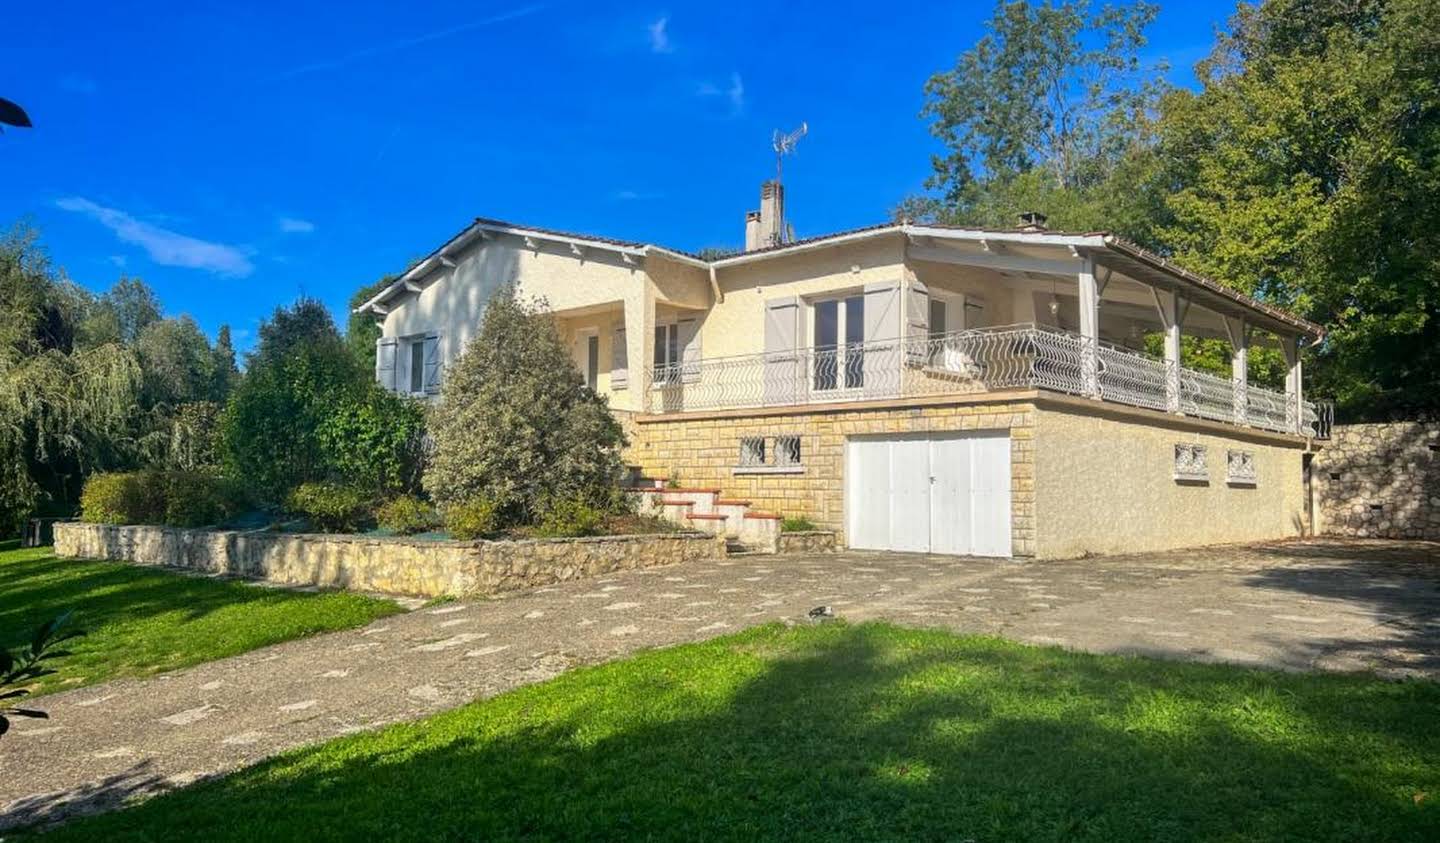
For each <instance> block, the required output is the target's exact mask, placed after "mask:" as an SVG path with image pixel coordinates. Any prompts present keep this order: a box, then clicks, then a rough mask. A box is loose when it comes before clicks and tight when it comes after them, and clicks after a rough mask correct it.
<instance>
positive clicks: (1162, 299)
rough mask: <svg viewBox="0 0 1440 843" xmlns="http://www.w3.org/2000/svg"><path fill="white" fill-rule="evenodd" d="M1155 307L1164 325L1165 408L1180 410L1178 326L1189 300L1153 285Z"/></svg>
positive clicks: (1175, 411)
mask: <svg viewBox="0 0 1440 843" xmlns="http://www.w3.org/2000/svg"><path fill="white" fill-rule="evenodd" d="M1150 291H1151V292H1152V293H1154V294H1155V308H1156V309H1157V310H1158V311H1159V312H1160V324H1161V325H1163V326H1164V327H1165V409H1166V410H1167V411H1169V412H1171V413H1178V412H1180V326H1181V325H1183V324H1185V314H1186V313H1187V312H1189V310H1190V302H1189V301H1188V300H1186V299H1185V298H1184V297H1183V296H1180V295H1178V294H1176V293H1175V292H1173V291H1170V290H1160V289H1156V288H1154V287H1152V288H1150Z"/></svg>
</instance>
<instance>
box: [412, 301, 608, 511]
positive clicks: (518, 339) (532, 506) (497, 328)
mask: <svg viewBox="0 0 1440 843" xmlns="http://www.w3.org/2000/svg"><path fill="white" fill-rule="evenodd" d="M429 422H430V425H429V426H430V433H431V435H432V436H433V437H434V440H435V454H434V456H433V458H432V459H431V460H430V463H429V465H428V466H427V467H426V469H425V488H426V490H427V491H428V492H429V493H430V496H431V497H432V498H434V500H435V501H436V502H437V503H438V504H439V505H440V506H441V507H442V508H444V507H446V506H449V505H451V504H453V503H458V502H462V501H468V500H472V499H475V498H483V499H484V500H487V501H490V502H492V503H493V504H494V505H495V507H496V512H497V515H498V516H499V517H500V519H501V525H502V526H504V525H509V524H519V523H527V522H529V521H531V520H532V519H534V518H535V517H536V516H537V515H538V514H539V513H540V509H541V504H542V502H543V501H545V500H546V499H549V498H555V499H569V498H575V499H580V500H586V501H603V500H604V499H605V498H606V496H607V495H608V494H609V491H610V489H612V488H613V487H614V486H615V485H616V482H617V480H618V479H619V477H620V473H621V468H622V466H621V461H620V448H621V446H622V445H623V444H624V436H623V434H622V433H621V430H620V425H619V423H618V422H616V421H615V418H614V417H613V416H612V415H611V414H610V411H609V408H608V407H607V405H606V403H605V400H604V399H603V398H601V397H599V396H597V395H596V394H595V393H594V392H592V391H590V390H587V389H585V388H584V379H583V378H582V377H581V375H580V372H579V370H578V369H577V368H576V367H575V364H574V362H573V361H572V360H571V358H570V352H569V350H567V348H566V347H565V344H564V343H563V342H562V341H561V340H560V336H559V333H558V332H557V330H556V327H555V321H554V319H553V318H551V316H550V315H549V314H548V313H546V312H545V311H544V304H543V302H537V303H534V304H522V303H520V302H518V301H516V300H515V297H514V294H513V291H504V292H502V293H501V294H499V295H496V296H495V297H494V298H493V299H492V300H491V301H490V303H489V305H488V306H487V307H486V309H485V317H484V321H483V322H482V324H481V327H480V332H479V334H478V335H477V336H476V337H475V339H474V340H472V341H471V342H470V344H469V346H468V347H467V348H466V349H465V353H464V354H463V355H461V357H460V359H459V360H457V361H456V363H455V364H454V365H453V366H452V367H450V369H448V370H447V372H446V381H445V384H444V386H443V387H442V393H441V400H440V403H439V404H438V405H437V406H436V407H435V408H434V410H433V411H432V412H431V414H430V419H429Z"/></svg>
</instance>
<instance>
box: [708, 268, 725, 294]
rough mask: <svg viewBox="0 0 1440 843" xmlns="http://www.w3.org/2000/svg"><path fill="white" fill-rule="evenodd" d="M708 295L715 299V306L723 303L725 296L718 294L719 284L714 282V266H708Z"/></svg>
mask: <svg viewBox="0 0 1440 843" xmlns="http://www.w3.org/2000/svg"><path fill="white" fill-rule="evenodd" d="M710 294H711V295H713V296H714V297H715V302H716V304H719V303H720V302H722V301H725V294H724V293H722V292H720V282H719V281H716V280H715V264H713V263H712V264H710Z"/></svg>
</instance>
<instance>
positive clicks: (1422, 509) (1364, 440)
mask: <svg viewBox="0 0 1440 843" xmlns="http://www.w3.org/2000/svg"><path fill="white" fill-rule="evenodd" d="M1311 482H1312V484H1313V486H1314V494H1315V516H1316V521H1317V531H1318V532H1320V533H1324V534H1329V535H1338V536H1356V537H1365V538H1389V539H1440V422H1437V421H1407V422H1390V423H1383V424H1346V425H1337V426H1336V427H1335V428H1334V430H1333V432H1332V433H1331V439H1330V441H1329V442H1327V443H1326V444H1325V448H1324V450H1322V451H1321V452H1320V453H1319V454H1317V455H1316V457H1315V460H1314V462H1313V463H1312V464H1311Z"/></svg>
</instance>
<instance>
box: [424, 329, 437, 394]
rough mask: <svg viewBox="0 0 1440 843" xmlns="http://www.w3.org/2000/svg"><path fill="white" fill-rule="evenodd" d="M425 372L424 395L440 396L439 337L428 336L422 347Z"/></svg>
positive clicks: (434, 335)
mask: <svg viewBox="0 0 1440 843" xmlns="http://www.w3.org/2000/svg"><path fill="white" fill-rule="evenodd" d="M423 353H424V359H425V371H424V373H423V375H422V376H423V378H424V380H423V389H424V392H425V394H426V395H439V394H440V335H439V334H430V335H429V336H427V337H425V341H424V345H423Z"/></svg>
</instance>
